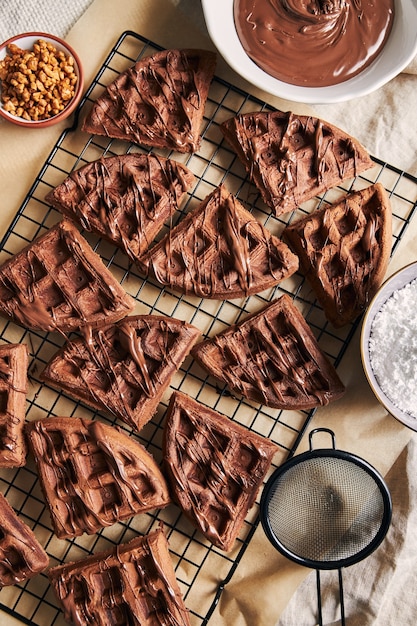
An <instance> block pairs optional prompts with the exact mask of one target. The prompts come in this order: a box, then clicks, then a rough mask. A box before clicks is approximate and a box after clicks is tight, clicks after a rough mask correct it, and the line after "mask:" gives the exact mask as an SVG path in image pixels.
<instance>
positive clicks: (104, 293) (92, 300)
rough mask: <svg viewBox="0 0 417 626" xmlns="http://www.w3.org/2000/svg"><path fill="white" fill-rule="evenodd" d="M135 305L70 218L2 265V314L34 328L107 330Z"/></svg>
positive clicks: (0, 293) (0, 282) (0, 308)
mask: <svg viewBox="0 0 417 626" xmlns="http://www.w3.org/2000/svg"><path fill="white" fill-rule="evenodd" d="M134 306H135V301H134V299H133V298H131V297H130V296H129V295H128V294H127V293H126V292H125V291H124V289H123V288H122V286H121V285H120V284H119V283H118V282H117V280H116V279H115V278H114V276H113V275H112V273H111V272H110V271H109V270H108V269H107V268H106V266H105V265H104V263H103V262H102V260H101V259H100V257H99V256H98V254H96V253H95V252H94V251H93V249H92V248H91V247H90V245H89V244H88V242H87V241H86V240H85V239H84V238H83V237H82V236H81V235H80V233H79V232H78V230H77V229H76V228H75V226H74V225H73V224H72V223H71V222H70V221H69V220H62V221H61V222H59V223H58V224H56V225H55V226H54V227H53V228H51V229H50V230H49V231H48V232H47V233H46V234H44V235H42V236H41V237H38V238H37V239H35V240H34V241H33V242H32V243H30V244H29V245H28V246H26V247H25V248H24V249H23V250H22V251H21V252H19V253H17V254H15V255H14V256H12V257H11V258H10V259H8V260H7V261H6V262H5V263H4V264H3V265H2V266H1V267H0V313H3V314H4V315H6V316H7V317H9V318H11V319H12V320H13V321H15V322H16V323H17V324H21V325H22V326H25V327H26V328H30V329H32V330H41V331H53V330H58V331H60V332H62V333H66V332H71V331H73V330H77V329H80V328H85V327H98V326H103V325H105V324H111V323H113V322H116V321H117V320H119V319H121V318H122V317H124V316H125V315H127V314H128V313H130V312H131V311H132V310H133V308H134Z"/></svg>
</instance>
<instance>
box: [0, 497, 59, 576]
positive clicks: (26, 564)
mask: <svg viewBox="0 0 417 626" xmlns="http://www.w3.org/2000/svg"><path fill="white" fill-rule="evenodd" d="M48 563H49V558H48V555H47V554H46V552H45V550H44V549H43V548H42V546H41V545H40V543H39V542H38V540H37V538H36V536H35V534H34V532H33V531H32V530H31V529H30V528H29V526H28V525H27V524H25V523H24V522H23V521H22V520H21V519H20V518H19V517H18V515H17V513H16V512H15V511H14V510H13V509H12V507H11V506H10V504H9V503H8V502H7V500H6V498H5V497H4V496H3V494H2V493H0V588H1V587H5V586H6V585H15V584H16V583H20V582H23V581H25V580H27V579H28V578H32V577H33V576H35V575H36V574H39V573H40V572H42V571H43V570H44V569H45V568H46V567H47V566H48Z"/></svg>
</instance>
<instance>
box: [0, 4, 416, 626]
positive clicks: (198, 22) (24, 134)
mask: <svg viewBox="0 0 417 626" xmlns="http://www.w3.org/2000/svg"><path fill="white" fill-rule="evenodd" d="M45 1H46V0H45ZM50 1H51V0H50ZM6 4H7V3H6ZM14 4H16V5H17V4H19V3H14ZM38 4H39V2H37V3H35V2H33V3H32V2H31V1H28V0H26V1H25V2H24V3H23V2H22V5H24V10H25V11H26V12H28V11H30V10H33V15H34V16H35V14H36V15H37V8H36V7H37V5H38ZM55 4H56V7H57V8H56V10H57V11H59V7H61V3H59V2H56V3H55ZM87 4H88V2H87V0H85V3H83V2H82V0H79V3H77V2H75V3H74V7H75V11H78V13H77V17H78V15H80V16H81V17H80V18H79V19H78V21H77V22H76V24H75V26H74V27H73V28H72V29H71V30H70V32H69V33H68V36H67V40H68V41H69V42H70V43H71V44H73V45H74V47H75V48H76V49H77V51H78V52H79V54H80V56H81V58H82V60H83V63H84V67H85V78H86V85H88V84H89V83H90V82H91V80H92V78H93V77H94V75H95V73H96V71H97V69H98V68H99V67H100V65H101V63H102V61H103V59H104V58H105V56H106V55H107V52H108V51H109V50H110V48H111V47H112V46H113V44H114V42H115V40H116V38H117V37H118V35H119V34H120V33H121V32H123V31H124V30H133V31H136V32H138V33H140V34H142V35H144V36H146V37H149V38H150V39H152V40H153V41H155V42H157V43H159V44H161V45H163V46H166V47H181V46H196V47H203V46H204V47H209V48H213V45H212V44H211V41H210V40H209V37H208V34H207V32H206V30H205V27H204V22H203V18H202V12H201V7H200V3H198V2H197V0H118V1H117V2H115V0H95V1H94V2H92V4H91V5H90V6H89V7H88V8H87V10H86V11H85V13H83V11H84V9H85V7H86V6H87ZM71 6H72V4H71V3H69V4H68V6H66V10H69V7H71ZM0 11H1V9H0ZM38 17H39V16H38ZM47 26H48V24H46V26H45V27H47ZM41 27H42V25H41V24H40V25H39V26H36V28H41ZM61 28H64V27H63V26H62V25H61ZM49 30H51V28H49ZM53 32H54V31H53ZM55 32H58V31H57V30H56V31H55ZM415 69H416V64H414V63H413V64H412V65H411V66H410V68H408V72H407V73H403V74H402V75H401V76H399V77H398V78H396V79H394V80H393V81H391V83H390V84H389V85H387V86H386V87H384V88H383V89H380V90H379V91H378V92H376V93H375V94H371V95H369V96H366V97H364V98H361V99H358V100H355V101H351V102H348V103H344V104H338V105H326V106H324V105H323V106H315V107H307V106H305V105H302V104H295V103H291V102H287V101H282V100H278V99H275V98H271V97H270V96H268V94H263V93H261V92H259V91H258V90H254V89H253V88H251V87H250V85H248V84H247V83H246V81H244V80H242V79H240V78H239V77H237V76H236V75H235V74H234V72H232V71H231V70H230V69H229V68H228V67H227V65H226V64H225V63H224V62H223V61H222V60H221V59H219V64H218V69H217V73H218V74H219V75H222V76H223V77H224V78H226V79H227V80H229V81H231V82H232V83H234V84H236V85H238V86H241V87H243V88H244V89H246V90H249V91H250V92H251V93H253V94H254V95H256V96H259V97H260V98H263V99H266V100H267V101H268V102H270V103H271V104H273V105H275V106H276V107H277V108H281V109H285V110H286V109H292V110H294V111H298V112H305V111H311V110H313V111H314V112H316V113H317V114H319V115H320V116H322V117H324V118H325V119H327V120H328V121H331V122H334V123H337V124H338V125H339V126H340V127H342V128H345V129H346V130H347V131H348V132H349V133H350V134H352V135H354V136H356V137H357V138H358V139H359V140H360V141H362V143H363V144H364V145H365V146H366V147H367V148H368V149H369V151H370V152H371V153H372V154H374V155H375V156H378V157H380V158H381V159H383V160H387V161H388V162H390V163H391V164H393V165H395V166H397V167H399V168H400V169H403V170H406V171H409V172H410V173H413V174H415V175H417V151H416V146H417V107H416V106H415V105H416V92H417V76H416V75H415V74H414V71H415ZM62 129H63V126H62V127H59V126H58V127H52V128H50V129H46V130H43V131H30V132H29V131H27V130H25V129H22V128H17V127H14V126H12V125H10V124H8V123H1V124H0V183H1V184H0V206H1V211H0V220H1V221H0V230H1V233H3V232H5V230H6V228H7V226H8V224H9V223H10V221H11V219H12V217H13V215H14V214H15V213H16V211H17V209H18V208H19V206H20V203H21V202H22V200H23V199H24V197H25V195H26V194H27V192H28V189H29V188H30V185H31V183H32V181H33V179H34V177H35V176H36V175H37V173H38V170H39V167H40V164H41V163H43V162H44V160H45V158H46V157H47V155H48V154H49V152H50V150H51V148H52V146H53V145H54V143H55V141H56V139H57V138H58V136H59V135H60V133H61V131H62ZM414 222H416V220H414ZM416 233H417V224H416V223H413V224H412V225H411V226H410V228H409V229H408V231H407V233H406V236H405V237H404V239H403V241H402V242H401V245H400V247H399V250H398V251H397V252H396V254H395V256H394V258H393V261H392V262H391V264H390V267H389V272H388V273H389V274H391V273H392V272H393V271H394V270H395V269H397V268H399V267H401V266H402V265H405V264H406V263H408V262H410V261H412V260H415V259H416V258H417V252H416V246H415V236H416ZM339 372H340V375H341V377H342V379H343V381H344V382H345V383H346V385H347V393H346V395H345V397H344V398H343V399H342V400H341V401H339V402H337V403H335V404H334V405H330V406H329V407H326V408H323V409H321V410H319V411H318V412H317V414H316V415H315V417H314V426H326V427H330V428H332V429H333V430H334V431H335V433H336V439H337V444H338V447H339V448H342V449H345V450H349V451H351V452H353V453H355V454H357V455H359V456H362V457H364V458H366V459H367V460H368V461H369V462H370V463H372V464H373V465H374V466H375V467H376V468H377V469H378V470H379V471H380V472H382V473H383V474H386V475H387V477H388V478H389V479H390V481H391V482H390V484H391V486H392V488H393V492H394V500H395V502H397V503H399V504H398V507H397V508H396V510H394V515H395V524H393V526H392V529H391V531H392V532H391V531H390V533H391V535H390V540H389V542H387V544H386V546H385V548H386V552H379V555H380V556H379V557H375V559H372V560H371V559H368V560H367V561H366V562H364V563H363V565H361V566H360V569H359V570H357V572H358V573H353V574H352V575H351V576H352V577H351V582H349V579H347V582H346V587H347V588H349V586H350V594H349V595H348V605H347V606H348V609H349V614H352V615H353V616H355V615H362V611H363V609H364V607H371V608H370V613H371V614H370V616H369V619H368V616H367V617H366V621H365V617H363V618H362V617H358V618H357V617H352V621H350V622H348V624H349V625H353V624H355V625H356V624H357V625H359V624H361V626H368V625H369V626H370V625H371V624H372V626H385V625H386V626H389V625H391V624H397V623H398V624H401V626H408V625H410V626H411V624H412V623H413V624H414V621H415V620H414V619H413V616H414V615H415V614H417V601H416V600H415V594H414V592H413V589H415V588H416V583H417V580H416V579H417V574H415V572H417V551H416V549H415V542H413V541H412V540H413V536H412V535H413V533H412V532H410V530H411V528H412V526H411V525H412V521H413V519H414V517H415V515H416V506H415V476H416V475H417V460H416V452H415V445H416V435H415V434H414V433H412V432H411V431H409V430H408V429H406V428H405V427H403V426H402V425H401V424H399V423H398V422H396V421H395V420H394V419H393V418H392V417H391V416H390V415H387V413H386V411H385V410H384V409H383V408H382V407H381V406H380V405H379V404H378V402H377V401H376V400H375V398H374V396H373V394H372V392H371V391H370V389H369V386H368V384H367V382H366V379H365V377H364V374H363V372H362V368H361V365H360V354H359V336H356V337H355V338H354V339H353V341H352V342H351V344H350V346H349V349H348V351H347V353H346V355H345V356H344V358H343V360H342V363H341V367H340V370H339ZM306 447H307V443H306V442H305V441H304V442H302V445H301V448H300V451H301V450H304V449H306ZM379 550H381V548H380V549H379ZM355 567H359V566H355ZM352 571H353V568H352ZM376 573H378V576H377V575H376ZM307 574H308V571H307V570H305V569H304V568H300V567H298V566H295V565H293V564H291V563H289V562H288V561H287V560H286V559H284V557H281V556H280V555H278V554H277V553H275V552H274V551H273V550H272V549H271V547H270V546H269V544H268V542H267V540H266V538H265V536H264V534H263V531H262V529H260V528H259V529H258V530H257V532H256V533H255V536H254V538H253V540H252V542H251V544H250V546H249V548H248V550H247V551H246V553H245V556H244V558H243V560H242V562H241V563H240V565H239V567H238V569H237V571H236V573H235V575H234V577H233V579H232V581H231V583H230V584H229V585H228V586H227V587H226V589H225V591H224V593H223V595H222V597H221V600H220V603H219V605H218V607H217V610H216V611H215V613H214V615H213V617H212V618H211V620H210V626H274V624H276V622H277V621H278V619H279V618H280V616H282V620H283V621H282V625H284V624H285V626H290V625H291V626H304V624H305V625H306V626H307V625H310V624H313V623H314V616H313V614H312V611H311V609H310V607H311V606H312V605H313V604H314V602H315V599H314V592H315V586H314V585H313V586H312V584H311V580H310V578H307V579H306V576H307ZM348 575H350V572H348ZM381 576H382V577H383V580H381ZM304 579H306V581H305V585H306V586H304V587H301V588H300V589H299V591H298V595H296V596H294V598H295V601H294V600H293V602H292V603H290V604H289V605H288V603H289V601H290V599H291V597H292V596H293V594H294V593H295V592H296V589H297V587H298V585H299V584H300V583H301V582H302V581H303V580H304ZM358 581H361V582H360V584H358ZM353 583H355V584H353ZM405 585H407V587H405ZM408 590H410V593H408ZM371 596H372V598H373V600H372V601H371V599H370V598H371ZM294 602H295V603H294ZM287 605H288V606H287ZM375 605H376V606H375ZM294 606H295V607H296V608H295V609H294ZM286 607H287V609H286ZM285 609H286V612H284V611H285ZM312 620H313V621H312ZM334 620H335V616H334V614H333V613H332V614H331V615H330V616H328V619H327V622H326V623H327V624H333V623H334ZM355 620H356V621H355ZM361 620H362V621H361ZM0 622H1V624H2V626H6V625H7V626H9V624H10V625H11V624H14V623H15V622H14V620H12V619H11V618H9V617H8V616H4V615H0Z"/></svg>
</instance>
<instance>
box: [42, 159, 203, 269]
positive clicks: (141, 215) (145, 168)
mask: <svg viewBox="0 0 417 626" xmlns="http://www.w3.org/2000/svg"><path fill="white" fill-rule="evenodd" d="M193 182H194V175H193V174H192V173H191V172H190V170H189V169H188V168H186V167H185V166H184V165H182V164H181V163H177V162H176V161H173V160H172V159H165V158H163V157H161V156H157V155H152V154H123V155H119V156H113V157H102V158H100V159H97V160H96V161H93V162H92V163H88V164H87V165H84V166H83V167H81V168H79V169H78V170H76V171H74V172H72V173H71V174H70V175H69V176H68V177H67V178H66V179H65V180H64V181H63V182H62V183H61V184H60V185H58V186H57V187H56V188H55V189H53V190H51V191H50V192H49V193H48V195H47V196H46V201H47V202H49V203H50V204H51V205H52V206H54V207H55V208H56V209H58V211H60V212H61V213H62V214H63V215H64V216H66V217H68V218H69V219H72V220H74V221H76V222H78V223H79V224H81V226H82V227H83V228H84V229H86V230H88V231H92V232H95V233H98V234H99V235H100V236H102V237H104V238H105V239H107V240H108V241H110V242H111V243H113V244H115V245H116V246H118V247H119V248H121V249H122V250H123V251H124V252H125V253H126V254H127V255H128V256H129V257H130V258H131V259H132V260H133V261H136V259H137V258H138V257H139V256H140V255H141V254H143V253H144V252H145V251H146V250H147V248H148V247H149V245H150V244H151V243H152V241H153V239H154V238H155V236H156V234H157V233H158V232H159V230H160V229H161V228H162V226H163V224H164V222H165V221H166V220H168V219H169V218H170V216H171V215H172V214H173V213H174V211H175V210H176V209H177V208H178V204H179V203H180V202H181V200H182V198H183V196H184V194H185V192H186V191H187V190H188V189H189V188H190V187H191V185H192V184H193Z"/></svg>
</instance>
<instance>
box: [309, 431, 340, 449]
mask: <svg viewBox="0 0 417 626" xmlns="http://www.w3.org/2000/svg"><path fill="white" fill-rule="evenodd" d="M323 432H324V433H327V434H329V435H330V437H331V439H332V448H333V450H336V437H335V434H334V432H333V431H332V430H330V428H315V429H314V430H312V431H310V433H309V436H308V438H309V441H310V450H313V449H314V448H313V437H314V435H316V434H317V433H323Z"/></svg>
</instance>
